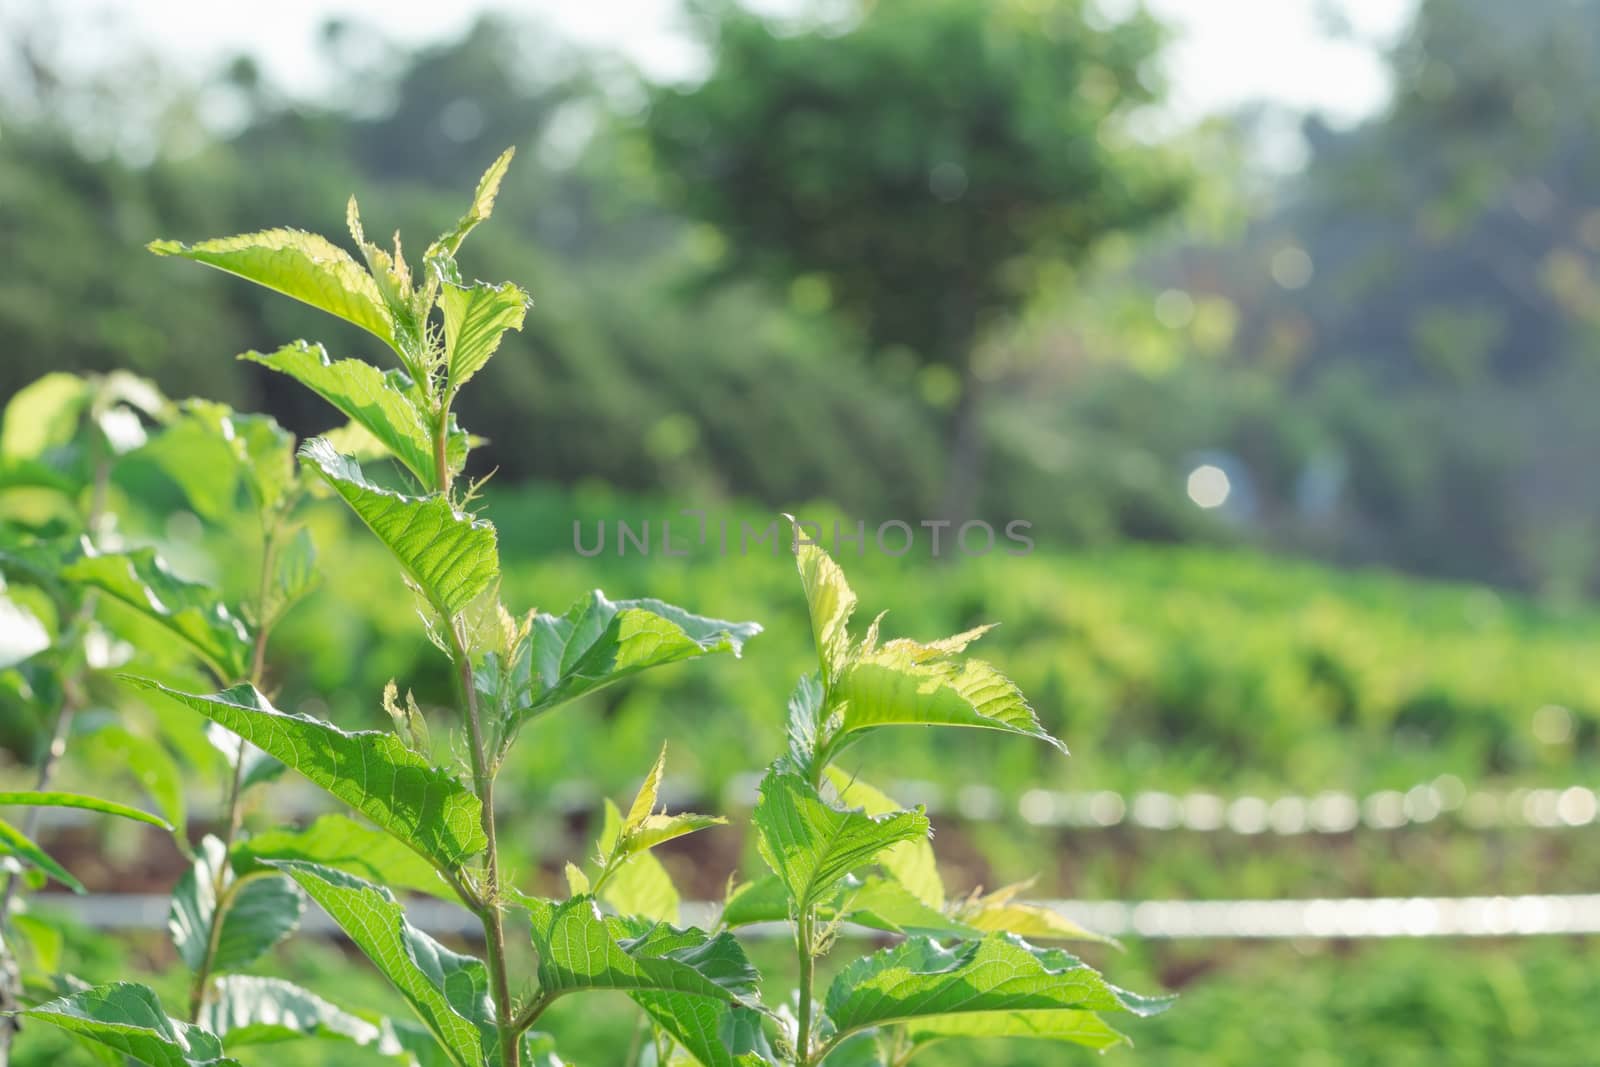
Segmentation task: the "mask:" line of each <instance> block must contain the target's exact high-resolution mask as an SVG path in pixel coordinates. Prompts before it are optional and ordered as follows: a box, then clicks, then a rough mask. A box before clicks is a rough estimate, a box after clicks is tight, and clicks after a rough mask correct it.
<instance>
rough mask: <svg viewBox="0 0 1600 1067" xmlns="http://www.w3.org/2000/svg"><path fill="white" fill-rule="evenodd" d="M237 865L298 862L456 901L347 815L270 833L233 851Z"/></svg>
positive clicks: (420, 863)
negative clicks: (298, 828)
mask: <svg viewBox="0 0 1600 1067" xmlns="http://www.w3.org/2000/svg"><path fill="white" fill-rule="evenodd" d="M235 852H236V855H237V858H236V859H235V862H236V863H237V864H240V865H241V866H243V865H248V864H255V863H266V862H268V861H271V860H301V861H303V862H307V863H316V864H320V865H321V866H324V867H335V868H338V869H339V870H342V871H346V872H348V873H350V874H354V875H357V876H358V877H361V878H364V879H366V880H367V881H369V882H376V883H377V884H379V885H385V886H388V887H389V888H391V889H404V890H410V891H412V892H414V893H426V894H428V895H429V896H434V897H437V898H439V899H440V900H447V901H449V902H450V903H452V904H454V903H456V902H457V898H456V895H455V893H454V891H452V890H451V889H450V887H449V886H448V885H447V884H446V883H445V881H444V879H443V878H441V877H440V876H439V872H438V871H437V870H436V869H434V867H433V865H432V864H430V863H429V862H428V861H427V860H425V859H423V858H422V857H421V856H419V855H417V853H415V852H413V851H412V850H411V849H409V848H407V847H406V846H405V845H403V844H401V843H400V842H399V841H398V840H396V839H395V838H393V837H391V836H390V835H388V834H386V833H384V832H383V831H381V830H374V829H372V828H371V827H369V826H364V825H362V824H361V823H359V822H356V821H355V820H354V819H352V818H349V817H348V816H345V815H324V816H322V817H321V818H319V819H317V821H316V822H314V823H312V824H311V825H310V826H308V827H306V828H305V829H303V830H269V831H267V832H266V833H264V834H257V835H256V836H254V837H252V838H250V839H249V840H248V841H246V842H244V844H242V845H240V846H238V847H237V849H236V850H235Z"/></svg>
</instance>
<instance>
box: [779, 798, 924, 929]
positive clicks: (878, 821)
mask: <svg viewBox="0 0 1600 1067" xmlns="http://www.w3.org/2000/svg"><path fill="white" fill-rule="evenodd" d="M751 819H752V822H754V824H755V827H756V832H757V834H758V836H759V844H760V850H761V858H762V859H764V860H766V862H767V866H769V867H771V868H772V870H773V872H774V873H775V874H777V875H778V877H779V878H781V879H782V880H783V883H784V885H785V887H787V888H788V890H789V894H790V897H791V898H792V899H793V901H794V903H795V906H796V908H797V909H805V908H809V907H811V906H812V905H814V904H817V903H819V902H821V901H822V900H823V899H825V898H826V896H827V894H828V893H829V892H830V891H831V890H832V889H833V888H834V887H835V886H837V885H838V884H839V882H840V881H841V880H842V879H843V878H844V877H845V876H846V875H848V874H849V873H850V872H851V871H853V870H855V869H856V868H858V867H861V866H864V865H866V864H867V863H870V862H872V861H873V860H874V859H875V858H876V857H877V856H878V855H879V853H881V852H882V851H883V850H884V849H886V848H888V847H889V846H890V845H893V844H896V843H897V842H900V841H914V840H917V839H919V838H925V837H927V835H928V817H927V816H926V815H924V814H923V813H922V810H921V809H920V808H918V809H917V810H915V811H900V812H895V813H893V814H887V815H868V814H867V813H865V812H862V811H842V810H840V809H839V808H836V807H834V806H833V805H831V804H829V803H828V802H827V801H825V800H823V799H822V797H821V796H820V795H819V794H818V793H817V791H816V790H815V789H814V788H812V786H811V784H810V783H809V782H807V781H806V780H805V779H803V778H801V777H799V776H798V775H793V774H783V773H778V772H769V773H768V774H767V776H766V778H765V779H764V780H763V781H762V783H761V796H760V798H759V799H758V800H757V801H756V806H755V810H754V812H753V813H752V815H751Z"/></svg>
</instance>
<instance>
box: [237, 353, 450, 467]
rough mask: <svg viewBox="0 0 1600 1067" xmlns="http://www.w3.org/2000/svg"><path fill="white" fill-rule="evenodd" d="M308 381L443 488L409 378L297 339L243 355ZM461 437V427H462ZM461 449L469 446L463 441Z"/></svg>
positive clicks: (429, 434) (426, 425)
mask: <svg viewBox="0 0 1600 1067" xmlns="http://www.w3.org/2000/svg"><path fill="white" fill-rule="evenodd" d="M239 358H240V359H246V360H250V361H251V362H254V363H259V364H261V365H262V366H264V367H269V368H271V369H272V370H275V371H277V372H279V373H280V374H286V375H288V376H289V377H291V378H293V379H295V380H296V381H298V382H300V383H301V384H302V385H305V386H306V387H307V388H309V389H310V390H311V391H312V392H314V393H316V394H317V395H318V396H320V397H322V399H324V400H326V401H327V402H328V403H330V404H332V405H333V406H334V407H335V408H337V409H338V410H339V411H340V412H342V413H343V414H344V415H345V416H346V417H348V418H349V419H350V420H351V421H353V422H355V423H357V424H359V425H360V426H361V427H362V428H363V429H364V430H366V431H367V432H368V433H370V434H371V435H372V436H373V437H374V438H376V439H377V440H378V441H380V442H382V443H383V446H384V447H385V448H386V449H388V451H389V452H390V454H392V455H393V456H394V457H395V458H396V459H398V460H399V461H400V462H401V463H403V464H405V466H406V468H407V469H408V470H410V471H411V473H412V474H413V475H415V477H416V479H417V481H418V482H419V483H420V484H421V485H422V486H423V487H424V488H426V489H430V490H435V489H438V488H439V486H438V480H439V479H438V464H437V461H436V460H435V458H434V440H433V433H432V430H431V429H430V424H429V418H428V416H427V415H426V414H425V413H424V411H423V410H422V409H421V408H420V407H419V406H418V401H419V399H420V396H419V394H418V392H417V389H416V386H415V385H414V384H413V383H412V381H411V379H410V378H407V377H406V376H405V374H404V373H402V372H401V371H398V370H390V371H382V370H379V369H378V368H377V367H374V366H373V365H372V364H370V363H367V362H366V361H364V360H360V359H341V360H333V359H330V358H329V357H328V353H327V351H326V350H325V349H324V348H323V347H322V346H321V345H315V344H308V343H307V342H305V341H296V342H294V343H293V344H289V345H284V346H283V347H282V348H280V349H278V350H277V351H276V352H272V353H269V354H263V353H261V352H246V353H244V354H243V355H241V356H240V357H239ZM458 435H459V431H458ZM457 447H458V448H462V454H463V455H464V454H465V451H464V448H463V447H462V446H461V445H460V444H459V443H458V446H457Z"/></svg>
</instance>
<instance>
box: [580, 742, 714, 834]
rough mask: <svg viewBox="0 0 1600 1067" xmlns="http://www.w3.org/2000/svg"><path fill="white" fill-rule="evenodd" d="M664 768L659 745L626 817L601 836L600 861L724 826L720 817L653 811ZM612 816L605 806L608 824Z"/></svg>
mask: <svg viewBox="0 0 1600 1067" xmlns="http://www.w3.org/2000/svg"><path fill="white" fill-rule="evenodd" d="M666 768H667V747H666V746H665V745H662V746H661V754H660V755H659V756H657V757H656V762H655V765H654V766H653V767H651V768H650V773H649V774H647V775H645V779H644V784H642V785H641V786H640V787H639V792H638V793H637V794H635V795H634V798H633V805H632V806H631V807H630V808H629V809H628V817H627V818H626V819H622V820H620V822H619V823H618V825H617V827H616V832H615V833H611V832H609V830H608V832H607V833H606V834H605V838H606V842H605V844H603V845H602V847H601V857H602V861H603V862H604V861H607V860H609V859H610V858H612V857H613V856H615V855H622V856H632V855H635V854H637V853H640V852H647V851H649V850H650V849H652V848H654V847H655V846H657V845H660V844H664V843H666V842H668V841H671V840H674V839H675V838H679V837H683V836H685V835H687V834H692V833H695V832H696V831H698V830H706V829H710V828H711V827H713V826H722V825H724V824H725V823H727V821H728V820H727V819H725V818H723V817H722V816H720V815H695V814H692V813H689V812H682V813H679V814H677V815H668V814H666V813H665V812H657V811H655V806H656V801H657V799H658V797H659V795H660V791H661V777H662V775H663V774H664V773H665V772H666ZM612 815H613V813H612V811H611V809H610V807H609V806H608V807H607V816H608V819H607V821H608V823H609V822H611V821H614V820H613V818H612Z"/></svg>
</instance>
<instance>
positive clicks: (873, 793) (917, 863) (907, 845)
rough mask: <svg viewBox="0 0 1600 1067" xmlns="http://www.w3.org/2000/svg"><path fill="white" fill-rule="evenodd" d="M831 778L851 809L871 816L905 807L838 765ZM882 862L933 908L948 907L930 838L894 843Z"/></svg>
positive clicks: (918, 897)
mask: <svg viewBox="0 0 1600 1067" xmlns="http://www.w3.org/2000/svg"><path fill="white" fill-rule="evenodd" d="M827 777H828V781H829V782H830V783H831V784H832V785H833V787H834V789H836V790H837V791H838V793H839V801H840V803H842V804H843V805H844V806H845V807H847V808H860V809H862V810H863V811H865V812H866V813H867V814H868V815H887V814H890V813H892V812H896V811H901V810H903V807H904V806H903V805H901V804H898V803H896V802H895V801H894V800H893V799H891V798H890V797H889V796H887V795H886V794H884V793H882V792H880V791H879V790H877V789H874V788H873V787H872V786H870V785H868V784H867V783H865V782H863V781H862V780H861V779H859V778H856V777H854V776H852V775H849V774H847V773H845V772H844V771H843V770H841V769H839V768H838V767H829V768H828V770H827ZM878 863H879V864H881V865H882V866H883V869H884V870H886V871H888V872H889V874H890V876H892V877H893V878H894V879H895V880H896V881H898V882H899V883H900V884H901V885H903V886H905V887H906V889H907V890H909V891H910V892H911V894H912V895H913V896H915V897H916V898H917V899H918V900H920V901H922V902H923V903H924V904H926V905H928V906H929V907H930V908H936V909H937V908H943V907H944V880H943V879H942V878H940V877H939V866H938V862H937V861H936V860H935V859H934V855H933V843H932V842H931V841H929V840H928V839H927V838H921V839H919V840H914V841H902V842H900V843H899V844H898V845H892V846H890V847H889V848H887V849H885V850H884V851H883V853H882V854H881V855H880V856H879V857H878Z"/></svg>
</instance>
